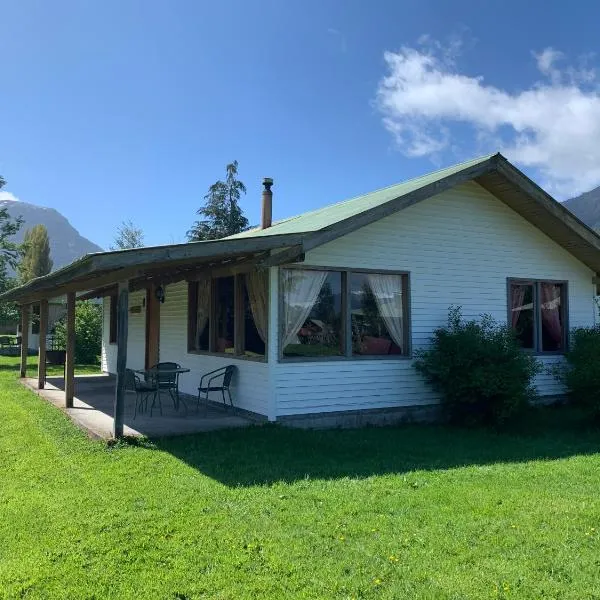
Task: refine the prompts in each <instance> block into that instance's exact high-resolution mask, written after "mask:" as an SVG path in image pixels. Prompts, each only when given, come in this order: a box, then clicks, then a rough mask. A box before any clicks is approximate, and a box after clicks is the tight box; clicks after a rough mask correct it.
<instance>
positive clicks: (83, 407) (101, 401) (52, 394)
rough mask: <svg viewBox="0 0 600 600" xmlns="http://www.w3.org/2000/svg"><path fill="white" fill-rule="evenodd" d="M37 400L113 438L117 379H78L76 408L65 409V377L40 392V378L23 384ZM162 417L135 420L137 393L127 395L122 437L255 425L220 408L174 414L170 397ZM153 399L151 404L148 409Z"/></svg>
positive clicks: (154, 414)
mask: <svg viewBox="0 0 600 600" xmlns="http://www.w3.org/2000/svg"><path fill="white" fill-rule="evenodd" d="M21 381H22V382H23V384H24V385H25V386H26V387H28V388H30V389H31V390H33V391H34V392H35V393H36V394H38V396H40V397H42V398H44V399H45V400H48V402H50V403H51V404H54V406H56V407H57V408H60V409H61V410H62V411H64V412H66V413H67V415H69V417H70V418H71V420H72V421H73V422H74V423H75V424H76V425H77V426H79V427H81V428H82V429H84V430H85V431H87V432H88V433H89V434H90V435H92V436H93V437H97V438H102V439H110V438H111V437H112V428H113V418H112V414H113V402H114V396H115V378H114V377H113V376H111V375H103V374H98V375H76V376H75V397H74V398H73V408H65V394H64V391H63V390H64V380H63V378H62V377H48V379H47V380H46V387H45V389H43V390H38V389H37V378H26V379H22V380H21ZM161 398H162V415H161V414H160V413H159V411H158V408H157V407H155V409H154V411H153V412H152V416H150V410H148V412H144V413H140V412H138V414H137V416H136V418H135V419H134V418H133V414H134V407H135V393H133V392H127V394H126V396H125V418H124V422H125V425H124V428H123V433H124V434H125V435H128V436H147V437H166V436H175V435H186V434H190V433H201V432H206V431H214V430H216V429H228V428H232V427H247V426H248V425H252V424H253V423H254V421H252V420H250V419H248V418H245V417H242V416H240V415H239V414H236V413H235V412H233V411H229V412H228V411H227V410H226V409H224V408H220V407H217V406H213V405H211V406H209V408H208V411H207V412H206V414H205V413H204V409H203V407H202V406H201V407H200V412H199V413H196V401H195V400H194V402H193V403H192V402H190V401H187V403H188V405H189V406H188V411H187V414H186V412H185V410H184V408H183V406H182V407H181V408H180V410H179V411H175V409H174V408H173V402H172V401H171V398H170V397H169V395H168V394H163V395H162V396H161ZM151 403H152V398H149V400H148V409H149V408H150V404H151Z"/></svg>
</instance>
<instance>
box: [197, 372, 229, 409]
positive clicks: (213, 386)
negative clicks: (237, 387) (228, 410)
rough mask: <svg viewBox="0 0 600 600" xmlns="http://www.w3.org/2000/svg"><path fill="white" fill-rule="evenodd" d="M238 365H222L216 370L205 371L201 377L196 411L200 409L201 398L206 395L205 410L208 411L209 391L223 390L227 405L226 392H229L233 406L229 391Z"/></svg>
mask: <svg viewBox="0 0 600 600" xmlns="http://www.w3.org/2000/svg"><path fill="white" fill-rule="evenodd" d="M236 369H237V367H236V366H235V365H227V366H226V367H221V368H220V369H215V370H214V371H210V372H209V373H205V374H204V375H202V377H201V378H200V386H199V387H198V401H197V403H196V412H198V411H199V410H200V400H201V399H202V397H203V396H204V412H205V413H206V412H207V411H208V394H209V392H221V396H222V397H223V405H224V406H225V407H226V406H227V401H226V400H225V392H227V396H228V397H229V404H230V405H231V407H233V400H232V399H231V392H230V391H229V386H230V385H231V380H232V378H233V375H234V373H235V371H236ZM205 379H206V384H204V380H205ZM219 380H220V381H219Z"/></svg>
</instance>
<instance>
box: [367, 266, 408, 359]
mask: <svg viewBox="0 0 600 600" xmlns="http://www.w3.org/2000/svg"><path fill="white" fill-rule="evenodd" d="M367 278H368V280H369V285H370V286H371V290H372V292H373V295H374V296H375V302H376V303H377V308H378V310H379V314H380V316H381V318H382V319H383V322H384V323H385V326H386V327H387V330H388V333H389V334H390V337H391V338H392V340H394V343H395V344H396V346H398V348H401V349H402V350H404V323H403V321H404V318H403V310H402V276H401V275H383V274H379V273H377V274H369V275H368V276H367Z"/></svg>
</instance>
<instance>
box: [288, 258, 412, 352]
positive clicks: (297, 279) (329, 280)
mask: <svg viewBox="0 0 600 600" xmlns="http://www.w3.org/2000/svg"><path fill="white" fill-rule="evenodd" d="M407 289H408V276H407V275H406V274H398V273H383V272H382V273H373V272H362V271H346V270H344V271H339V270H319V269H283V270H282V275H281V294H282V313H281V339H280V346H281V355H282V357H283V358H295V357H305V358H327V357H329V358H332V357H346V358H350V357H361V356H372V357H374V356H379V357H389V356H391V355H396V356H400V355H408V354H409V348H408V346H409V344H408V337H409V336H408V328H407V323H408V318H407V317H408V311H407V302H406V299H407Z"/></svg>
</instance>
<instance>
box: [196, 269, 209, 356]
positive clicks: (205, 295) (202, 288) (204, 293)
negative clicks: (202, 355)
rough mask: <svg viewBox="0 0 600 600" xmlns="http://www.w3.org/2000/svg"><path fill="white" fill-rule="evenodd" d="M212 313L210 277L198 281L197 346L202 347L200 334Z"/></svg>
mask: <svg viewBox="0 0 600 600" xmlns="http://www.w3.org/2000/svg"><path fill="white" fill-rule="evenodd" d="M209 314H210V279H202V280H201V281H199V282H198V296H197V302H196V348H200V336H201V335H202V332H203V331H204V328H205V327H206V324H207V323H208V315H209Z"/></svg>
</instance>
